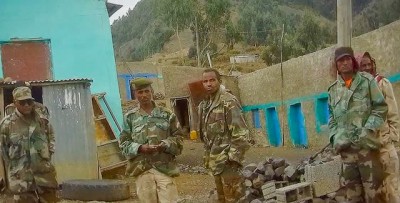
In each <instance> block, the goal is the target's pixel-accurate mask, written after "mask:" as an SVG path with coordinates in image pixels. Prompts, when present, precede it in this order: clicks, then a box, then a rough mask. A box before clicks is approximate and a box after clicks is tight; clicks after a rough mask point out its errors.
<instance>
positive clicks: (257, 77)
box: [238, 21, 400, 147]
mask: <svg viewBox="0 0 400 203" xmlns="http://www.w3.org/2000/svg"><path fill="white" fill-rule="evenodd" d="M398 33H400V21H396V22H394V23H391V24H389V25H387V26H385V27H382V28H380V29H378V30H375V31H372V32H370V33H367V34H364V35H361V36H359V37H356V38H353V39H352V44H353V45H352V46H353V48H354V50H355V52H361V51H369V52H370V53H371V55H372V56H373V57H374V58H375V59H376V61H377V66H378V72H380V73H382V74H383V75H385V76H387V77H388V78H389V79H391V81H392V82H393V88H394V91H395V94H396V98H397V101H400V81H399V80H400V58H399V57H398V56H399V54H400V35H399V34H398ZM334 49H335V47H334V46H332V47H329V48H326V49H323V50H320V51H317V52H314V53H311V54H308V55H305V56H301V57H298V58H294V59H291V60H289V61H286V62H284V63H283V64H282V70H283V71H282V72H283V73H282V72H281V66H280V64H277V65H274V66H270V67H267V68H265V69H261V70H258V71H255V72H252V73H249V74H245V75H242V76H239V78H238V85H239V90H240V98H241V101H242V104H243V106H244V110H245V112H246V113H245V114H246V119H247V121H248V125H249V126H250V127H251V131H252V132H253V136H255V139H256V140H257V141H258V142H259V143H260V144H271V143H269V136H270V135H268V133H267V131H268V130H267V129H268V124H267V123H266V122H267V120H266V119H265V117H266V112H267V111H269V112H271V110H272V111H273V110H274V109H276V111H277V115H278V118H279V121H278V122H276V123H278V126H280V128H281V133H280V136H282V134H283V141H284V142H283V145H288V146H293V137H296V135H295V133H296V131H293V129H292V128H291V127H288V125H289V123H290V122H291V124H292V125H297V124H296V123H293V120H290V119H293V118H295V121H296V119H297V120H298V121H299V122H301V121H302V117H301V116H300V117H299V118H297V117H296V116H294V117H291V116H288V115H289V114H290V115H292V114H291V113H294V115H297V112H296V108H293V107H296V105H301V111H302V116H303V118H304V121H305V122H304V123H305V128H306V139H307V141H306V142H307V145H305V146H306V147H321V146H324V145H325V144H326V143H327V136H326V135H327V133H326V132H327V128H326V127H327V126H326V125H317V124H316V123H318V122H320V121H318V118H317V116H316V115H317V112H316V111H317V110H318V111H319V110H321V108H319V107H317V106H316V104H317V102H316V101H317V100H318V99H320V100H318V101H322V103H323V102H324V99H325V98H326V97H327V95H326V91H327V89H328V87H329V85H330V84H331V83H332V82H334V80H335V76H334V74H332V64H333V52H334ZM282 80H283V83H282ZM289 108H291V112H289ZM257 109H258V112H259V113H260V124H261V128H259V129H255V128H254V122H253V118H252V115H253V113H252V112H251V111H252V110H253V111H255V110H257ZM299 115H300V114H299ZM289 118H290V119H289ZM270 126H272V125H270ZM300 146H302V145H300Z"/></svg>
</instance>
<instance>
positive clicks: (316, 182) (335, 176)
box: [305, 156, 342, 197]
mask: <svg viewBox="0 0 400 203" xmlns="http://www.w3.org/2000/svg"><path fill="white" fill-rule="evenodd" d="M341 168H342V162H341V160H340V157H339V156H335V157H333V160H332V161H329V162H326V163H322V164H318V165H315V166H312V165H307V166H306V167H305V180H306V181H307V182H310V183H312V187H313V190H314V196H315V197H321V196H323V195H326V194H329V193H332V192H335V191H337V190H338V189H340V183H339V180H340V173H341Z"/></svg>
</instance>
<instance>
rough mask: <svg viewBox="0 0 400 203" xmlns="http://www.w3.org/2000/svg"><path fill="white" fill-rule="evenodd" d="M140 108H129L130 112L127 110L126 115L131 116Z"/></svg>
mask: <svg viewBox="0 0 400 203" xmlns="http://www.w3.org/2000/svg"><path fill="white" fill-rule="evenodd" d="M139 110H140V108H139V107H135V108H133V109H131V110H129V111H128V112H126V113H125V117H129V116H131V115H133V114H135V113H138V112H139Z"/></svg>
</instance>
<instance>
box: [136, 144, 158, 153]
mask: <svg viewBox="0 0 400 203" xmlns="http://www.w3.org/2000/svg"><path fill="white" fill-rule="evenodd" d="M157 146H158V145H147V144H143V145H140V147H139V153H141V154H153V153H154V152H157V151H158V147H157Z"/></svg>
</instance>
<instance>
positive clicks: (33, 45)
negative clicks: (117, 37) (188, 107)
mask: <svg viewBox="0 0 400 203" xmlns="http://www.w3.org/2000/svg"><path fill="white" fill-rule="evenodd" d="M0 4H1V5H0V30H1V31H0V61H1V62H0V77H1V76H2V77H11V78H12V79H14V80H33V81H36V80H64V79H70V78H90V79H92V80H93V83H92V85H91V91H92V93H98V92H106V97H107V100H108V103H109V105H110V106H111V109H112V111H113V113H114V114H115V116H116V117H117V118H118V120H119V122H121V121H122V111H121V103H120V94H119V91H118V82H117V73H116V70H115V58H114V50H113V45H112V38H111V28H110V24H109V15H110V14H112V13H114V12H115V11H116V10H118V9H119V8H120V7H121V6H119V5H116V4H110V3H108V2H106V1H104V0H84V1H82V0H68V1H49V0H36V1H29V0H20V1H15V0H1V3H0Z"/></svg>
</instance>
